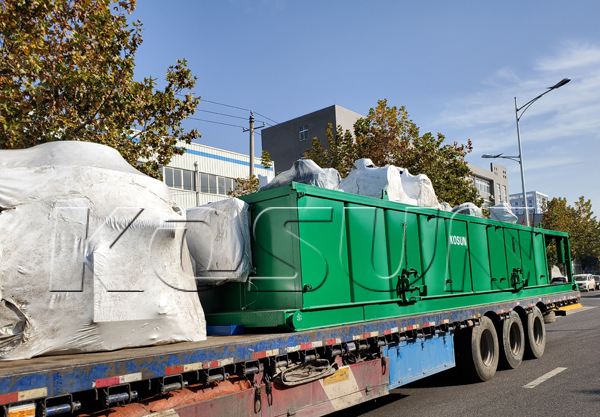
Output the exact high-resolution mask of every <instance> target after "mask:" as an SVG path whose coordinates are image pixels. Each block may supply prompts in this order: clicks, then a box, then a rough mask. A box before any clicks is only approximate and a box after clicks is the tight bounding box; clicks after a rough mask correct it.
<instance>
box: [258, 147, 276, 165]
mask: <svg viewBox="0 0 600 417" xmlns="http://www.w3.org/2000/svg"><path fill="white" fill-rule="evenodd" d="M260 164H261V165H262V166H263V167H265V168H266V169H269V168H271V167H272V166H273V160H272V159H271V154H270V153H269V152H268V151H265V150H263V151H262V154H261V156H260Z"/></svg>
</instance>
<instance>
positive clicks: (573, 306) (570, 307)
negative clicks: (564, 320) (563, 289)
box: [559, 303, 582, 311]
mask: <svg viewBox="0 0 600 417" xmlns="http://www.w3.org/2000/svg"><path fill="white" fill-rule="evenodd" d="M581 307H582V305H581V303H577V304H569V305H568V306H564V307H560V308H559V310H561V311H570V310H577V309H579V308H581Z"/></svg>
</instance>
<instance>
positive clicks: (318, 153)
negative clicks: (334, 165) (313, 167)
mask: <svg viewBox="0 0 600 417" xmlns="http://www.w3.org/2000/svg"><path fill="white" fill-rule="evenodd" d="M329 125H331V124H329ZM304 157H305V158H308V159H312V160H313V161H314V162H315V163H316V164H317V165H319V166H320V167H328V166H329V160H330V158H329V152H328V151H327V150H326V149H323V145H322V144H321V141H320V140H319V139H318V138H316V137H314V138H312V148H311V149H307V150H306V151H305V152H304Z"/></svg>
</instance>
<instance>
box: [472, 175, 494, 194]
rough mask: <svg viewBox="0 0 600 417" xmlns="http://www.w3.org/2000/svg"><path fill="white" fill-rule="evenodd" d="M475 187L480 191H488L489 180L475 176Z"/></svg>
mask: <svg viewBox="0 0 600 417" xmlns="http://www.w3.org/2000/svg"><path fill="white" fill-rule="evenodd" d="M475 187H476V188H477V189H478V190H479V192H482V193H488V194H489V193H490V182H489V181H486V180H483V179H481V178H477V177H475Z"/></svg>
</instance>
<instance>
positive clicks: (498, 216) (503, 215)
mask: <svg viewBox="0 0 600 417" xmlns="http://www.w3.org/2000/svg"><path fill="white" fill-rule="evenodd" d="M490 219H492V220H498V221H501V222H506V223H513V224H516V223H517V215H516V214H514V213H513V212H512V209H511V207H510V204H508V203H500V204H496V205H495V206H492V207H490Z"/></svg>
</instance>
